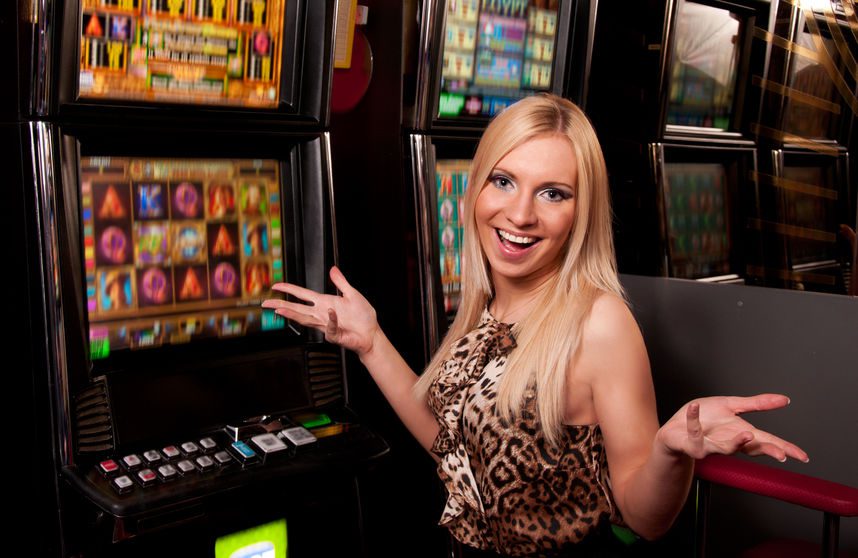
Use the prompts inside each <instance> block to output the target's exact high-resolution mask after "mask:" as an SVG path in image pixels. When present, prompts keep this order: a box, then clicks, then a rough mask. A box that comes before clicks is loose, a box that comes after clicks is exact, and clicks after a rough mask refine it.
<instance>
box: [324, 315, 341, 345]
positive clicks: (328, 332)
mask: <svg viewBox="0 0 858 558" xmlns="http://www.w3.org/2000/svg"><path fill="white" fill-rule="evenodd" d="M339 329H340V327H339V323H338V321H337V313H336V312H335V311H334V309H333V308H328V323H327V325H326V326H325V339H327V340H328V341H331V342H335V341H336V339H337V337H338V333H339Z"/></svg>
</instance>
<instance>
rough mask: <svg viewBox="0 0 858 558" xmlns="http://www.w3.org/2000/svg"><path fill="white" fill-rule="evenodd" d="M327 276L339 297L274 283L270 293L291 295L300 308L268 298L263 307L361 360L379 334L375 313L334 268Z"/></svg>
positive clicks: (294, 303) (280, 300) (291, 285)
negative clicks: (320, 335) (356, 355)
mask: <svg viewBox="0 0 858 558" xmlns="http://www.w3.org/2000/svg"><path fill="white" fill-rule="evenodd" d="M330 276H331V281H333V282H334V285H336V287H337V288H338V289H339V290H340V292H341V293H342V296H335V295H326V294H320V293H317V292H316V291H312V290H310V289H305V288H303V287H299V286H298V285H293V284H291V283H277V284H276V285H274V286H273V287H272V289H274V290H275V291H280V292H281V293H286V294H290V295H292V296H294V297H295V298H297V299H299V300H301V301H303V304H302V303H299V302H289V301H286V300H282V299H279V298H271V299H268V300H266V301H264V302H263V303H262V307H263V308H273V309H274V312H276V313H277V314H278V315H280V316H283V317H284V318H286V319H288V320H292V321H294V322H298V323H299V324H301V325H303V326H306V327H312V328H314V329H317V330H319V331H321V332H322V333H324V334H325V339H326V340H327V341H329V342H331V343H336V344H337V345H340V346H342V347H345V348H346V349H350V350H352V351H354V352H356V353H357V354H358V356H361V355H363V354H365V353H367V352H369V351H370V350H372V346H373V341H374V339H375V336H376V334H377V333H379V327H378V321H376V314H375V309H374V308H373V307H372V305H370V303H369V302H367V300H366V299H365V298H364V297H363V295H362V294H360V293H359V292H358V291H357V290H356V289H355V288H354V287H352V286H351V285H350V284H349V282H348V281H346V278H345V276H344V275H343V273H342V272H341V271H340V270H339V269H338V268H337V267H332V268H331V273H330Z"/></svg>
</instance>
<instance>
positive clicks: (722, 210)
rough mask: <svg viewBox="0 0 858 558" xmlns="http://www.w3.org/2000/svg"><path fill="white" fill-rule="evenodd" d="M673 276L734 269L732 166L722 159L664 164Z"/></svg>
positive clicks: (706, 274) (714, 273) (700, 275)
mask: <svg viewBox="0 0 858 558" xmlns="http://www.w3.org/2000/svg"><path fill="white" fill-rule="evenodd" d="M665 167H666V168H665V174H666V177H665V178H666V180H665V184H664V204H665V214H666V217H667V234H668V250H669V254H670V276H671V277H680V278H683V279H700V278H704V277H715V276H719V275H726V274H729V273H730V272H731V270H730V251H731V241H730V230H729V228H730V227H729V223H730V221H729V215H728V213H727V208H728V203H729V200H728V199H727V172H726V169H725V168H724V165H721V164H717V163H668V164H667V165H665Z"/></svg>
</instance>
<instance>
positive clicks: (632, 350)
mask: <svg viewBox="0 0 858 558" xmlns="http://www.w3.org/2000/svg"><path fill="white" fill-rule="evenodd" d="M580 347H581V348H580V351H581V355H580V357H581V363H582V364H585V366H586V367H587V372H588V376H590V377H591V378H592V379H593V380H597V379H598V380H599V381H600V382H604V381H608V380H611V381H616V380H622V379H623V378H624V377H625V379H628V377H627V375H628V374H640V373H641V372H644V373H645V374H646V375H647V376H648V375H649V369H648V366H646V365H645V364H646V363H647V361H648V359H647V356H646V348H645V346H644V342H643V337H642V335H641V332H640V329H639V328H638V324H637V322H636V321H635V318H634V316H633V315H632V313H631V310H629V307H628V305H627V304H626V301H625V300H623V299H622V298H620V297H619V296H617V295H615V294H613V293H602V294H601V295H599V297H598V298H597V299H596V301H595V302H594V303H593V308H592V310H591V311H590V315H589V317H588V319H587V321H586V323H585V324H584V328H583V330H582V332H581V346H580Z"/></svg>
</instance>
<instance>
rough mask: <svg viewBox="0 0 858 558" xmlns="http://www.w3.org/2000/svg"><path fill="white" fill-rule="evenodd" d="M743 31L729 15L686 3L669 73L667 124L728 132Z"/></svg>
mask: <svg viewBox="0 0 858 558" xmlns="http://www.w3.org/2000/svg"><path fill="white" fill-rule="evenodd" d="M741 33H742V25H741V22H740V20H739V19H738V17H737V16H736V15H735V14H733V13H731V12H730V11H728V10H724V9H721V8H716V7H713V6H706V5H703V4H698V3H695V2H681V3H680V8H679V14H678V17H677V23H676V31H675V39H674V40H675V46H674V48H673V58H672V61H671V67H670V83H669V99H668V109H667V124H669V125H676V126H692V127H701V128H714V129H719V130H728V129H729V128H730V124H731V120H732V118H733V106H734V102H733V101H734V96H735V92H736V76H737V74H738V66H739V56H740V48H739V45H740V44H741Z"/></svg>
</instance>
